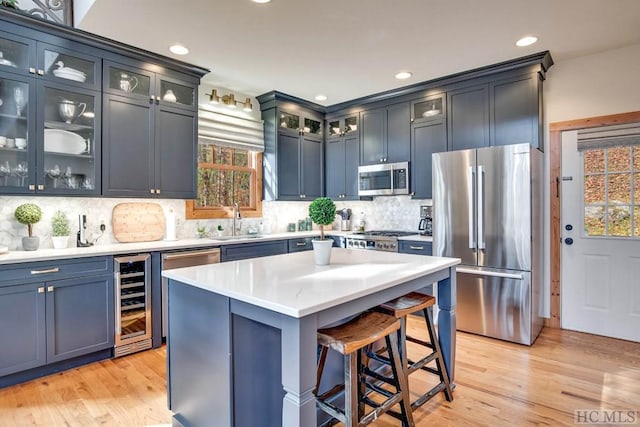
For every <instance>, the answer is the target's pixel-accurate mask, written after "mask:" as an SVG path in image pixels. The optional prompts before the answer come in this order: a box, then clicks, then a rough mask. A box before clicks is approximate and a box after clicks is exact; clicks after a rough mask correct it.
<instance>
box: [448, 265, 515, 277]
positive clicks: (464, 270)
mask: <svg viewBox="0 0 640 427" xmlns="http://www.w3.org/2000/svg"><path fill="white" fill-rule="evenodd" d="M456 272H457V273H467V274H475V275H477V276H491V277H502V278H505V279H516V280H524V275H523V274H521V273H499V272H497V271H482V270H475V269H472V268H464V267H458V268H456Z"/></svg>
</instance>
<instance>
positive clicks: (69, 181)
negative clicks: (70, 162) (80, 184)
mask: <svg viewBox="0 0 640 427" xmlns="http://www.w3.org/2000/svg"><path fill="white" fill-rule="evenodd" d="M62 179H64V183H65V185H66V186H67V188H73V187H72V180H73V173H72V172H71V166H67V169H65V171H64V173H63V174H62Z"/></svg>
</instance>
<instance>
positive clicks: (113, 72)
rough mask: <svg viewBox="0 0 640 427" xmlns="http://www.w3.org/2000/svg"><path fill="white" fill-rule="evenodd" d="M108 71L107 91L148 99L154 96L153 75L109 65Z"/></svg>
mask: <svg viewBox="0 0 640 427" xmlns="http://www.w3.org/2000/svg"><path fill="white" fill-rule="evenodd" d="M106 69H107V71H106V73H107V75H106V78H107V88H106V89H107V90H109V91H110V92H112V93H116V94H118V95H123V96H143V97H146V98H149V97H150V96H151V95H152V93H151V90H152V84H153V81H152V79H153V78H154V76H153V74H152V73H147V72H145V71H143V70H135V71H134V70H131V69H125V68H124V67H122V68H120V67H119V66H116V65H108V66H107V67H106ZM176 96H177V95H176Z"/></svg>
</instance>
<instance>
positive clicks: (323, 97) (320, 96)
mask: <svg viewBox="0 0 640 427" xmlns="http://www.w3.org/2000/svg"><path fill="white" fill-rule="evenodd" d="M326 100H327V97H326V95H316V101H326Z"/></svg>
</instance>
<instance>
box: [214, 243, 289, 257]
mask: <svg viewBox="0 0 640 427" xmlns="http://www.w3.org/2000/svg"><path fill="white" fill-rule="evenodd" d="M288 250H289V245H288V242H287V240H270V241H266V242H255V243H235V244H232V245H224V246H221V247H220V259H221V261H222V262H227V261H236V260H239V259H247V258H257V257H262V256H270V255H280V254H286V253H287V252H288Z"/></svg>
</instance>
